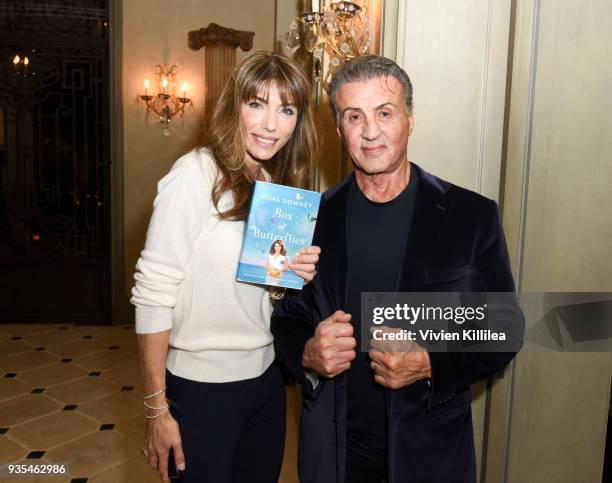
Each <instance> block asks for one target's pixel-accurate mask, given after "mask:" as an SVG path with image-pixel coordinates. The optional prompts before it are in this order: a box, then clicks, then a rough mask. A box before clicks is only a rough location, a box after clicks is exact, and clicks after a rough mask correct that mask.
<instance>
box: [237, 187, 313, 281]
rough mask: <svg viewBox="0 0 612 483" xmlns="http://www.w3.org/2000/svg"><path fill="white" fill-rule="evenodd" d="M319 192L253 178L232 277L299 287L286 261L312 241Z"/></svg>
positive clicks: (299, 279)
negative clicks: (234, 272) (247, 212)
mask: <svg viewBox="0 0 612 483" xmlns="http://www.w3.org/2000/svg"><path fill="white" fill-rule="evenodd" d="M320 202H321V194H320V193H317V192H315V191H308V190H304V189H300V188H290V187H289V186H282V185H278V184H273V183H265V182H262V181H256V182H255V186H254V187H253V196H252V198H251V207H250V209H249V216H248V218H247V221H246V224H245V227H244V238H243V241H242V251H241V253H240V261H239V263H238V271H237V274H236V280H239V281H241V282H251V283H258V284H264V285H274V286H277V287H286V288H294V289H298V290H301V288H302V286H303V285H304V280H303V279H302V278H300V277H299V276H297V275H296V274H295V273H294V272H293V270H291V269H289V267H288V264H289V262H290V261H291V258H293V257H294V256H296V255H297V253H298V251H299V250H300V249H301V248H305V247H308V246H310V245H311V244H312V236H313V234H314V229H315V224H316V220H317V214H318V212H319V204H320Z"/></svg>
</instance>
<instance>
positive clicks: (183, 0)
mask: <svg viewBox="0 0 612 483" xmlns="http://www.w3.org/2000/svg"><path fill="white" fill-rule="evenodd" d="M274 12H275V2H274V0H224V1H221V2H220V1H216V0H180V1H178V2H168V1H167V0H129V1H124V2H122V12H121V15H122V18H123V24H122V31H123V32H122V51H123V59H122V64H121V65H122V70H123V73H122V98H123V102H122V105H123V123H124V126H123V137H124V150H123V172H124V227H125V230H124V236H125V240H124V250H125V274H124V275H125V288H126V290H129V289H130V288H131V286H132V275H133V270H134V264H135V263H136V260H137V257H138V253H139V252H140V250H141V249H142V247H143V244H144V237H145V232H146V227H147V224H148V220H149V217H150V214H151V206H152V202H153V198H154V196H155V191H156V183H157V181H158V180H159V179H160V178H161V177H163V176H164V174H165V173H166V172H167V171H168V170H169V168H170V167H171V166H172V163H173V162H174V161H175V160H176V159H177V158H178V157H179V156H180V155H181V154H182V153H184V152H185V150H186V149H187V148H188V146H189V145H190V143H191V141H192V136H193V135H194V129H195V126H196V125H197V121H198V115H199V113H200V107H201V106H202V102H203V99H204V92H203V88H204V52H203V51H201V50H200V51H198V52H195V51H192V50H190V49H189V48H188V46H187V32H189V31H190V30H197V29H199V28H201V27H206V26H208V24H209V23H210V22H215V23H218V24H220V25H223V26H225V27H231V28H235V29H238V30H248V31H253V32H255V37H254V45H253V51H255V50H271V49H273V48H274V22H275V17H274ZM244 55H245V53H244V52H242V51H240V50H239V51H238V59H239V60H240V59H241V58H242V57H243V56H244ZM160 62H163V63H167V64H176V65H177V66H178V67H179V81H178V82H179V86H180V84H181V83H182V82H183V81H187V82H188V83H189V95H190V96H191V97H192V98H193V100H194V106H195V110H194V111H188V112H187V114H185V117H184V125H183V126H181V121H180V119H176V120H173V121H172V123H171V126H172V127H171V130H172V133H171V135H170V136H169V137H164V136H163V135H162V129H161V128H160V126H159V122H157V119H156V117H157V116H155V115H154V114H151V115H150V116H149V120H148V122H145V114H144V110H143V109H142V107H141V106H140V105H139V103H138V101H137V94H138V93H142V91H143V81H144V79H145V77H148V78H149V79H150V80H153V66H154V65H155V64H156V63H160ZM153 85H154V84H153Z"/></svg>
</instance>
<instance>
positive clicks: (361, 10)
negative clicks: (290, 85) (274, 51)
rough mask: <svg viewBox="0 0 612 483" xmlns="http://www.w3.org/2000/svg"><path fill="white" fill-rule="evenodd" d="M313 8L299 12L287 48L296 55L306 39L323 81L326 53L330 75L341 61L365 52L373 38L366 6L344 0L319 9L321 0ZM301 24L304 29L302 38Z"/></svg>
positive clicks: (316, 75)
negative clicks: (323, 63) (323, 60)
mask: <svg viewBox="0 0 612 483" xmlns="http://www.w3.org/2000/svg"><path fill="white" fill-rule="evenodd" d="M312 10H313V11H312V12H306V13H303V14H302V15H299V16H298V17H296V18H295V19H294V20H293V22H292V23H291V26H290V30H289V35H288V38H287V49H288V50H289V51H290V52H291V53H292V54H293V53H295V51H296V50H298V49H299V48H300V46H301V44H302V41H303V44H304V48H305V49H306V50H307V51H308V52H310V53H312V55H313V56H314V59H315V69H314V70H315V79H316V80H320V78H321V60H322V58H323V54H324V53H325V52H327V54H328V55H329V58H330V61H329V63H330V66H331V67H330V71H329V74H328V75H331V73H333V71H335V70H336V69H337V68H338V67H339V66H340V65H342V63H344V62H346V61H347V60H351V59H354V58H355V57H359V56H360V55H363V54H366V53H367V52H368V49H369V48H370V42H371V41H372V37H371V36H370V29H369V27H368V12H367V7H365V6H363V7H362V6H359V5H358V4H356V3H354V2H348V1H343V0H341V1H333V2H332V3H331V4H329V5H327V6H323V7H321V8H319V2H318V1H317V0H314V1H313V2H312ZM300 24H301V25H303V26H304V28H305V33H304V34H303V35H304V37H303V39H302V37H301V36H300V28H299V25H300Z"/></svg>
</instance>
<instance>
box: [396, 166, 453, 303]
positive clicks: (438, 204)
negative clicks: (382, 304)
mask: <svg viewBox="0 0 612 483" xmlns="http://www.w3.org/2000/svg"><path fill="white" fill-rule="evenodd" d="M411 167H412V168H413V169H412V172H411V176H413V175H416V176H418V185H417V193H416V201H415V207H414V214H413V216H412V225H411V226H410V234H409V236H408V243H407V245H406V252H405V255H404V259H403V261H402V267H401V269H400V275H399V278H398V283H397V290H398V291H405V292H411V291H416V290H417V289H418V288H419V286H420V285H421V284H422V283H423V281H424V277H425V268H426V267H427V266H428V265H429V263H430V260H431V257H432V255H433V254H434V252H435V250H436V247H437V246H438V243H439V236H440V233H441V227H442V224H443V221H444V216H445V213H446V203H445V199H444V193H445V192H446V191H447V190H448V188H449V184H448V183H446V182H445V181H442V180H440V179H438V178H436V177H434V176H432V175H430V174H429V173H427V172H426V171H424V170H423V169H422V168H420V167H419V166H417V165H416V164H414V163H411Z"/></svg>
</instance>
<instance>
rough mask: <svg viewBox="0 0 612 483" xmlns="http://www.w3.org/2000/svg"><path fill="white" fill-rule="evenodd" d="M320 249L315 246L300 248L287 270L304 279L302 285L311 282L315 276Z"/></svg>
mask: <svg viewBox="0 0 612 483" xmlns="http://www.w3.org/2000/svg"><path fill="white" fill-rule="evenodd" d="M320 253H321V249H320V248H319V247H316V246H311V247H306V248H302V249H301V250H300V251H299V252H298V255H297V256H295V257H293V259H292V260H291V263H290V264H289V268H290V269H291V270H293V271H294V272H295V274H296V275H297V276H298V277H302V278H303V279H304V285H307V284H308V283H310V282H312V279H313V278H314V276H315V275H316V274H317V270H316V266H315V265H316V264H317V262H318V261H319V254H320Z"/></svg>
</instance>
